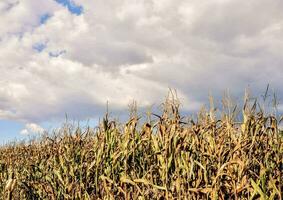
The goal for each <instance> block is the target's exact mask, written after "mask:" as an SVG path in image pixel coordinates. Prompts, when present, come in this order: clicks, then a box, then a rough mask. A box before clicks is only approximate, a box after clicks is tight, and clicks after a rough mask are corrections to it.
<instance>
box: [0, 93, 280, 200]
mask: <svg viewBox="0 0 283 200" xmlns="http://www.w3.org/2000/svg"><path fill="white" fill-rule="evenodd" d="M225 102H226V101H223V105H224V109H223V112H222V114H221V115H219V116H217V114H216V113H215V112H216V111H215V108H214V106H213V100H212V99H211V106H210V109H208V111H206V110H205V109H202V111H201V112H200V113H199V114H198V116H197V117H196V119H195V120H192V119H190V120H185V118H183V117H181V116H180V114H179V106H180V103H179V102H178V100H177V99H176V98H174V96H173V97H170V98H168V99H167V100H166V102H165V103H164V104H163V112H162V114H161V115H157V114H151V117H149V119H148V121H147V122H141V119H139V117H138V115H137V112H136V107H135V108H134V109H133V112H131V117H130V119H129V121H128V122H127V123H125V124H122V125H118V123H117V122H116V121H110V120H109V117H108V114H107V115H106V116H105V118H104V119H103V122H102V123H101V125H100V126H99V127H98V128H96V129H91V128H84V129H82V128H74V127H73V126H71V125H64V126H63V128H61V129H60V130H59V131H57V132H56V134H55V135H53V136H50V135H48V136H45V137H44V138H42V139H41V140H40V141H35V142H31V143H30V144H29V145H27V144H15V145H7V146H5V147H2V148H1V149H0V194H1V196H2V198H3V199H51V200H52V199H282V198H283V196H282V192H283V163H282V159H283V143H282V142H283V136H282V130H280V129H279V127H278V125H279V123H280V122H279V119H277V118H276V117H275V116H273V115H266V114H265V113H264V112H263V111H262V109H257V107H258V106H257V105H256V104H252V105H249V103H248V101H246V103H245V105H244V108H243V120H242V122H237V121H236V114H235V113H236V110H237V109H236V108H235V109H234V108H233V106H231V105H230V106H229V105H228V104H226V103H225ZM226 108H227V109H226ZM225 110H226V111H225ZM150 118H151V119H150Z"/></svg>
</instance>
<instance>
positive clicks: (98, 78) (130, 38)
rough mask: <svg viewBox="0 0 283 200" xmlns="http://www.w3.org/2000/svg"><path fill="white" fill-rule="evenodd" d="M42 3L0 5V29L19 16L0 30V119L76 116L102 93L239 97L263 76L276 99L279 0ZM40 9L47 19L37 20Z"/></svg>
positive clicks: (194, 99) (102, 99) (117, 97)
mask: <svg viewBox="0 0 283 200" xmlns="http://www.w3.org/2000/svg"><path fill="white" fill-rule="evenodd" d="M7 2H8V1H7ZM40 2H41V1H38V0H37V1H35V0H29V1H25V3H22V2H21V3H19V4H17V5H14V7H13V9H16V10H17V9H18V10H24V11H22V12H18V13H17V14H15V13H14V12H12V11H5V12H3V11H2V10H1V9H0V10H1V11H0V17H2V18H1V19H2V20H1V22H0V26H1V27H5V26H6V27H8V24H10V23H11V21H17V22H13V23H12V26H11V27H8V28H7V29H6V30H3V29H1V31H0V38H2V39H1V40H0V59H1V63H0V69H1V74H0V79H1V85H0V118H5V119H6V118H10V119H17V120H24V121H29V122H34V121H35V122H40V121H47V120H50V119H54V118H60V117H64V114H65V113H70V115H73V116H76V117H78V118H81V119H83V118H88V117H92V116H94V115H96V114H98V115H100V114H101V113H102V112H103V110H104V108H105V104H106V101H107V100H109V101H110V105H112V109H113V110H114V111H119V110H123V109H125V108H126V107H127V105H128V103H129V102H130V101H131V100H133V99H136V100H138V102H140V104H141V106H147V105H151V104H152V103H156V104H158V103H160V101H162V100H163V98H164V96H165V95H166V92H167V90H168V87H171V88H176V89H177V90H178V91H179V95H180V97H181V99H182V101H183V103H184V107H185V109H186V110H194V109H197V108H199V106H200V105H201V104H202V103H204V102H205V101H206V99H207V96H208V93H209V91H212V93H213V94H214V95H215V96H216V98H218V99H219V98H220V96H221V95H222V94H223V92H224V90H225V89H230V91H231V92H232V93H233V94H234V96H236V97H237V98H240V97H239V96H240V95H242V94H243V91H244V89H245V88H246V87H250V88H251V89H252V91H253V92H254V94H255V95H260V94H261V93H262V91H263V90H264V89H265V87H266V85H267V84H268V83H270V84H271V86H272V87H273V88H275V90H276V91H277V92H278V94H279V98H280V99H282V98H283V91H282V87H281V85H282V77H283V68H282V64H283V56H282V52H283V16H282V15H283V14H282V9H283V3H282V2H281V1H279V0H271V1H270V0H269V1H267V0H252V1H243V0H241V1H239V0H237V1H235V0H212V1H207V2H200V1H194V0H191V1H183V0H178V1H171V0H164V1H159V0H151V1H139V2H136V1H129V0H123V1H119V2H115V1H100V0H96V1H88V0H76V1H75V3H76V4H77V5H82V6H83V7H84V13H83V14H82V15H80V16H77V15H72V14H71V13H69V11H68V10H67V9H65V8H64V7H62V6H57V5H56V3H54V2H53V3H46V1H44V2H45V4H46V5H45V8H46V9H44V8H43V7H42V6H40V5H39V4H40ZM42 2H43V1H42ZM42 2H41V3H42ZM2 4H3V3H2ZM2 4H0V8H2V7H3V6H2V7H1V5H2ZM3 5H4V4H3ZM37 7H40V9H38V10H37V11H36V12H35V11H34V8H37ZM45 13H51V17H50V18H49V19H48V21H46V23H45V24H42V25H40V24H38V21H39V17H40V16H41V15H43V14H45ZM15 19H17V20H15ZM12 32H13V33H12ZM15 32H21V33H22V34H21V36H18V35H16V34H14V33H15ZM38 43H43V44H45V45H46V48H44V49H43V50H42V51H41V52H38V51H35V50H34V49H33V48H32V47H33V46H34V45H35V44H38ZM54 52H55V53H56V52H65V53H63V54H61V55H58V57H50V53H54ZM281 107H282V106H281ZM281 107H279V108H281Z"/></svg>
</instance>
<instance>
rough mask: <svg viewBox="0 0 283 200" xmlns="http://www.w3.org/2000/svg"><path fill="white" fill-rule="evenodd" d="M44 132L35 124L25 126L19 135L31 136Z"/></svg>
mask: <svg viewBox="0 0 283 200" xmlns="http://www.w3.org/2000/svg"><path fill="white" fill-rule="evenodd" d="M44 132H45V130H44V129H43V128H42V127H41V126H39V125H38V124H35V123H28V124H26V126H25V128H24V129H23V130H21V132H20V134H21V135H31V134H43V133H44Z"/></svg>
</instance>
